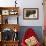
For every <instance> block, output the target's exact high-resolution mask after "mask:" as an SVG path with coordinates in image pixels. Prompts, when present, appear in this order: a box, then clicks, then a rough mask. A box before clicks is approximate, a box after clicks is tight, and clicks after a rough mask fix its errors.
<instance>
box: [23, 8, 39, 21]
mask: <svg viewBox="0 0 46 46" xmlns="http://www.w3.org/2000/svg"><path fill="white" fill-rule="evenodd" d="M23 18H24V19H25V20H37V19H38V18H39V9H38V8H24V9H23Z"/></svg>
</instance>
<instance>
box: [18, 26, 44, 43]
mask: <svg viewBox="0 0 46 46" xmlns="http://www.w3.org/2000/svg"><path fill="white" fill-rule="evenodd" d="M28 28H32V29H33V30H34V31H35V32H36V33H37V36H38V39H39V41H40V42H41V43H42V42H43V36H42V35H43V34H42V26H21V27H20V31H19V39H20V42H21V40H22V38H23V36H24V33H25V32H26V30H27V29H28Z"/></svg>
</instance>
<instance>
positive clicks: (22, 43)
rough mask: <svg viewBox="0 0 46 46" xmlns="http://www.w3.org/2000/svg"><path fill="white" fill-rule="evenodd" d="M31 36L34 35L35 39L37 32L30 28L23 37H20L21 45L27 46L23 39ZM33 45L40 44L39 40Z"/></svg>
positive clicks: (38, 45) (39, 45)
mask: <svg viewBox="0 0 46 46" xmlns="http://www.w3.org/2000/svg"><path fill="white" fill-rule="evenodd" d="M32 36H34V37H35V38H36V39H37V34H36V33H35V32H34V30H33V29H32V28H29V29H27V31H26V32H25V34H24V37H23V38H22V42H21V46H27V45H26V43H25V40H26V39H28V38H30V37H32ZM37 41H38V40H37ZM35 46H41V44H40V43H39V41H38V42H37V44H36V45H35Z"/></svg>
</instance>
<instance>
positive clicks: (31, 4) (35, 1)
mask: <svg viewBox="0 0 46 46" xmlns="http://www.w3.org/2000/svg"><path fill="white" fill-rule="evenodd" d="M14 1H15V0H9V1H8V0H0V6H1V7H4V6H5V7H9V6H15V3H14ZM42 2H43V0H29V1H28V0H21V1H20V0H17V3H18V5H17V6H19V24H20V26H43V18H44V15H43V6H42ZM23 8H39V19H38V20H23ZM9 20H10V19H9Z"/></svg>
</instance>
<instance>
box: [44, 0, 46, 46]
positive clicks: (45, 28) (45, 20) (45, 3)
mask: <svg viewBox="0 0 46 46" xmlns="http://www.w3.org/2000/svg"><path fill="white" fill-rule="evenodd" d="M44 36H45V37H44V42H45V46H46V0H44Z"/></svg>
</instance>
